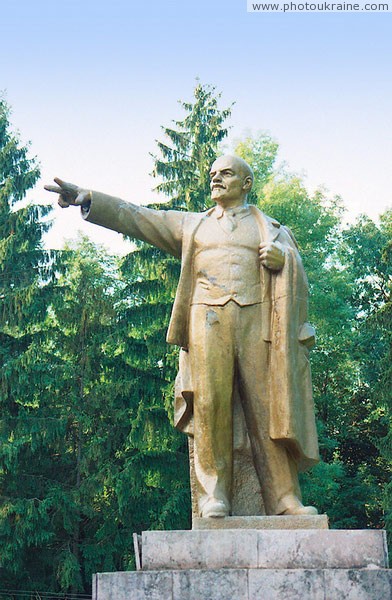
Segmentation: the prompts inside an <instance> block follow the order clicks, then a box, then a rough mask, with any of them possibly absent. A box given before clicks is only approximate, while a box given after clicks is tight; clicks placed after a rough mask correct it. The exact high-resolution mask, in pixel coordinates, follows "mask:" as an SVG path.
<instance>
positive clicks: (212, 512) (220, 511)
mask: <svg viewBox="0 0 392 600" xmlns="http://www.w3.org/2000/svg"><path fill="white" fill-rule="evenodd" d="M201 516H202V517H203V519H208V518H210V517H212V518H221V517H228V516H229V509H228V507H227V506H226V504H225V503H224V502H222V500H216V498H210V499H209V500H207V502H206V503H205V505H204V506H203V508H202V511H201Z"/></svg>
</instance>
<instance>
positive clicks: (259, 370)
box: [236, 304, 302, 515]
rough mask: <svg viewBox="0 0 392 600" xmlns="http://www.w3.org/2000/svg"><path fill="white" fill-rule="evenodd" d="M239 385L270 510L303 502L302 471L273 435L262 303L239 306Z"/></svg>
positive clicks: (264, 495)
mask: <svg viewBox="0 0 392 600" xmlns="http://www.w3.org/2000/svg"><path fill="white" fill-rule="evenodd" d="M236 331H237V339H236V348H237V352H236V366H237V370H236V372H237V377H238V388H239V392H240V396H241V401H242V405H243V409H244V414H245V420H246V424H247V429H248V434H249V437H250V441H251V446H252V453H253V460H254V464H255V468H256V472H257V475H258V478H259V481H260V486H261V490H262V495H263V500H264V504H265V509H266V514H270V515H274V514H280V513H282V512H284V511H285V510H286V509H287V508H288V507H289V506H292V505H298V506H302V504H301V502H300V497H301V496H300V488H299V484H298V472H297V468H296V464H295V462H294V460H293V459H292V458H291V456H290V454H289V453H288V452H287V450H286V449H285V448H284V447H283V446H281V445H279V443H277V442H275V441H273V440H271V438H270V436H269V402H268V397H269V395H268V387H267V386H268V380H267V372H268V360H269V344H268V342H265V341H264V340H263V339H262V336H261V333H260V332H261V305H257V304H256V305H252V306H244V307H241V308H238V325H237V328H236Z"/></svg>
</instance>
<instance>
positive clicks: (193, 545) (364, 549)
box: [142, 529, 388, 570]
mask: <svg viewBox="0 0 392 600" xmlns="http://www.w3.org/2000/svg"><path fill="white" fill-rule="evenodd" d="M387 565H388V552H387V545H386V534H385V531H381V530H337V529H335V530H333V529H332V530H330V529H318V530H317V529H313V530H300V529H297V530H251V529H249V530H238V529H237V530H235V529H233V530H231V529H223V530H191V531H144V532H143V533H142V569H143V570H163V569H220V568H252V569H362V568H366V567H379V568H385V567H387Z"/></svg>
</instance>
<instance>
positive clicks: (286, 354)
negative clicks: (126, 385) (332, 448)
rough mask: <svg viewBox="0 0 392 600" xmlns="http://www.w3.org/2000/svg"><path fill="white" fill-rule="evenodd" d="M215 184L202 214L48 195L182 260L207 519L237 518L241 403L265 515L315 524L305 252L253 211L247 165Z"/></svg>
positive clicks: (183, 409) (175, 334)
mask: <svg viewBox="0 0 392 600" xmlns="http://www.w3.org/2000/svg"><path fill="white" fill-rule="evenodd" d="M210 177H211V197H212V199H213V200H214V201H215V203H216V205H215V207H214V208H211V209H209V210H207V211H206V212H203V213H186V212H180V211H172V210H169V211H161V210H152V209H149V208H144V207H140V206H135V205H133V204H130V203H128V202H125V201H123V200H121V199H119V198H114V197H112V196H108V195H106V194H102V193H100V192H95V191H90V190H85V189H82V188H79V187H77V186H76V185H73V184H70V183H66V182H63V181H62V180H60V179H57V178H56V179H55V182H56V183H57V186H45V189H47V190H48V191H51V192H56V193H58V194H59V195H60V197H59V201H58V202H59V204H60V206H62V207H63V208H65V207H68V206H70V205H74V206H81V211H82V216H83V218H84V219H86V220H87V221H90V222H92V223H96V224H98V225H102V226H103V227H108V228H109V229H113V230H115V231H118V232H120V233H123V234H126V235H128V236H131V237H134V238H137V239H140V240H144V241H146V242H149V243H151V244H153V245H155V246H157V247H158V248H160V249H162V250H164V251H166V252H169V253H170V254H172V255H174V256H176V257H178V258H181V260H182V268H181V276H180V280H179V283H178V288H177V294H176V298H175V301H174V306H173V311H172V316H171V320H170V325H169V329H168V334H167V341H168V342H169V343H171V344H176V345H178V346H179V347H180V348H181V350H180V369H179V373H178V376H177V379H176V402H175V424H176V426H177V427H178V428H179V429H181V430H182V431H185V432H187V433H191V434H192V435H193V436H194V437H193V453H192V454H193V460H194V465H193V477H194V481H193V483H194V490H193V491H194V494H193V495H194V496H195V494H196V495H197V500H198V506H197V512H198V515H199V516H201V517H206V518H209V517H225V516H228V515H230V514H232V502H233V499H232V490H233V488H234V486H235V482H233V439H234V435H235V430H236V425H235V423H236V419H237V416H236V414H237V413H236V411H237V408H235V410H234V409H233V405H234V404H235V402H234V400H235V399H237V401H238V402H239V404H240V407H241V409H240V410H241V414H242V418H243V421H244V423H245V426H246V432H247V435H248V437H249V440H250V451H251V457H252V462H253V465H254V469H255V472H256V474H257V480H258V483H259V486H260V490H261V494H262V498H263V502H264V510H265V513H266V514H268V515H314V514H317V510H316V508H314V507H312V506H303V504H302V502H301V492H300V488H299V484H298V472H299V471H300V470H304V469H307V468H308V467H310V466H312V465H313V464H315V463H316V462H317V461H318V444H317V433H316V427H315V417H314V406H313V400H312V391H311V379H310V367H309V360H308V353H309V348H310V347H311V346H312V345H313V344H314V329H313V327H312V326H311V325H310V324H309V323H308V322H307V296H308V285H307V279H306V275H305V272H304V269H303V266H302V261H301V258H300V256H299V253H298V249H297V244H296V241H295V239H294V237H293V235H292V233H291V232H290V230H289V229H288V228H287V227H284V226H283V225H280V224H279V223H278V222H277V221H275V220H274V219H272V218H270V217H268V216H266V215H265V214H263V213H262V212H261V211H260V210H259V209H257V208H256V207H255V206H251V205H248V204H247V195H248V193H249V192H250V190H251V187H252V183H253V173H252V170H251V168H250V167H249V165H248V164H247V163H246V162H245V161H244V160H242V159H241V158H239V157H237V156H221V157H219V158H218V159H217V160H216V161H215V162H214V163H213V165H212V167H211V172H210ZM233 415H234V416H233ZM237 420H238V419H237ZM237 514H238V513H237ZM240 514H244V513H240Z"/></svg>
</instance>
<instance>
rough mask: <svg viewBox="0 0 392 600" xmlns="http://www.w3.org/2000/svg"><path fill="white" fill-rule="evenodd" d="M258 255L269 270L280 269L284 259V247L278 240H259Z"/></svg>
mask: <svg viewBox="0 0 392 600" xmlns="http://www.w3.org/2000/svg"><path fill="white" fill-rule="evenodd" d="M259 257H260V262H261V264H262V265H264V267H267V269H271V271H280V270H281V269H282V268H283V265H284V261H285V253H284V248H283V246H282V245H281V244H280V243H279V242H261V244H260V246H259Z"/></svg>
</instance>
